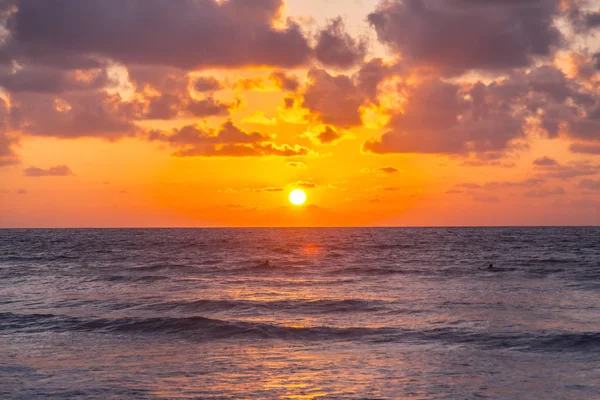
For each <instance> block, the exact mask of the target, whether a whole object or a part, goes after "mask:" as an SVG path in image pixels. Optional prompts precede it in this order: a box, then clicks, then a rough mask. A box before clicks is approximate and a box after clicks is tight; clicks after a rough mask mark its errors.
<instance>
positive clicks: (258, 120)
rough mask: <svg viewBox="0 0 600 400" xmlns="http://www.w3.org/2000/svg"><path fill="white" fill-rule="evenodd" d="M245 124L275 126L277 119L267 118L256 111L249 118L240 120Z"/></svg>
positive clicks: (261, 112) (262, 113)
mask: <svg viewBox="0 0 600 400" xmlns="http://www.w3.org/2000/svg"><path fill="white" fill-rule="evenodd" d="M242 122H245V123H247V124H257V125H270V126H273V125H277V118H275V117H273V118H267V117H266V116H265V113H264V112H263V111H257V112H255V113H254V114H252V115H251V116H249V117H246V118H244V119H243V120H242Z"/></svg>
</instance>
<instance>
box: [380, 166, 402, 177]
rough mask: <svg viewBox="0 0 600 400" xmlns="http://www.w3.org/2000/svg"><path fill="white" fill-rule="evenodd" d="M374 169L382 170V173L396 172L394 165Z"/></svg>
mask: <svg viewBox="0 0 600 400" xmlns="http://www.w3.org/2000/svg"><path fill="white" fill-rule="evenodd" d="M375 171H377V172H384V173H386V174H390V175H391V174H396V173H398V169H396V168H394V167H379V168H376V169H375Z"/></svg>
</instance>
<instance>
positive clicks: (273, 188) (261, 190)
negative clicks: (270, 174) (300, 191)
mask: <svg viewBox="0 0 600 400" xmlns="http://www.w3.org/2000/svg"><path fill="white" fill-rule="evenodd" d="M252 191H253V192H255V193H261V192H271V193H272V192H283V189H282V188H278V187H264V188H258V189H252Z"/></svg>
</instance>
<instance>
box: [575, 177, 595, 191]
mask: <svg viewBox="0 0 600 400" xmlns="http://www.w3.org/2000/svg"><path fill="white" fill-rule="evenodd" d="M577 187H578V188H580V189H587V190H600V180H597V181H595V180H592V179H584V180H582V181H580V182H579V184H578V185H577Z"/></svg>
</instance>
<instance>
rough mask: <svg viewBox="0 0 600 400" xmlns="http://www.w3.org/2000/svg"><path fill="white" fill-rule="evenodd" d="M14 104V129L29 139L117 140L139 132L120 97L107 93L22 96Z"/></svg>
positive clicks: (16, 96) (19, 95)
mask: <svg viewBox="0 0 600 400" xmlns="http://www.w3.org/2000/svg"><path fill="white" fill-rule="evenodd" d="M12 101H13V108H12V110H11V119H12V122H13V125H15V127H19V129H20V130H21V131H22V132H23V133H25V134H28V135H38V136H51V137H57V138H63V139H66V138H79V137H101V138H105V139H109V140H116V139H119V138H121V137H124V136H132V135H134V134H135V132H136V131H137V128H136V126H135V125H134V124H133V123H132V122H131V121H130V118H129V117H128V116H127V115H126V114H124V113H123V110H122V109H121V106H122V100H121V98H120V96H119V95H116V94H115V95H111V94H108V93H106V92H104V91H93V92H72V93H63V94H62V95H61V96H60V97H57V96H54V95H50V94H37V93H19V94H16V95H13V96H12Z"/></svg>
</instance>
